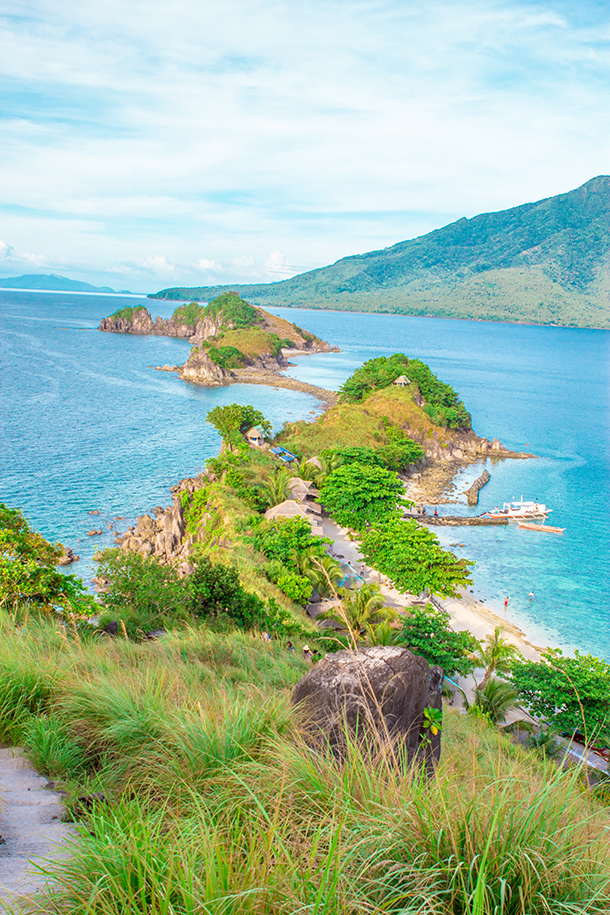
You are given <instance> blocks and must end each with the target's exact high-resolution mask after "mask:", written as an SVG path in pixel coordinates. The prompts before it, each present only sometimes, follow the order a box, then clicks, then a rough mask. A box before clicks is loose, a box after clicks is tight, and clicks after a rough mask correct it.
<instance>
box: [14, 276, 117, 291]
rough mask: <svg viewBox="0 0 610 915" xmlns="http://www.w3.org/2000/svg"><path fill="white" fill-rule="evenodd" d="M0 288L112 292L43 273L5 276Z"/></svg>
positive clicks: (104, 287)
mask: <svg viewBox="0 0 610 915" xmlns="http://www.w3.org/2000/svg"><path fill="white" fill-rule="evenodd" d="M0 287H3V288H4V289H48V290H49V291H51V292H52V291H57V292H112V293H114V289H111V288H110V286H91V285H90V284H89V283H81V282H80V280H69V279H68V277H67V276H58V275H57V274H56V273H49V274H46V275H43V274H41V273H26V274H24V276H5V277H3V278H0ZM121 292H124V293H125V294H126V295H131V293H130V292H128V291H127V289H122V290H121Z"/></svg>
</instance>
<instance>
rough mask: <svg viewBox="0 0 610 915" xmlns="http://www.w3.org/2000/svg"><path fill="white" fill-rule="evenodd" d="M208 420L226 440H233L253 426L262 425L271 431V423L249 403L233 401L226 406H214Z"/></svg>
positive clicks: (266, 430) (268, 431)
mask: <svg viewBox="0 0 610 915" xmlns="http://www.w3.org/2000/svg"><path fill="white" fill-rule="evenodd" d="M206 419H207V421H208V422H209V423H211V425H212V426H214V428H215V429H216V430H217V431H218V432H219V433H220V434H221V435H222V437H223V439H224V440H225V441H233V440H235V438H236V437H238V436H239V435H240V434H241V433H243V432H247V431H248V429H251V428H252V426H261V427H262V428H263V429H264V430H265V432H267V433H270V432H271V423H270V422H269V420H267V419H265V417H264V415H263V414H262V413H261V412H260V410H256V409H255V408H254V407H252V406H250V405H249V404H239V403H231V404H227V406H225V407H214V409H213V410H210V412H209V413H208V415H207V417H206Z"/></svg>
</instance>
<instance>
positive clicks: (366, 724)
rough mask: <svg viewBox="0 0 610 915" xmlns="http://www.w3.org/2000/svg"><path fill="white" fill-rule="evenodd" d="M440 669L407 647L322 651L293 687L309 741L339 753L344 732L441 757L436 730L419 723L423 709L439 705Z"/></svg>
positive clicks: (372, 744)
mask: <svg viewBox="0 0 610 915" xmlns="http://www.w3.org/2000/svg"><path fill="white" fill-rule="evenodd" d="M442 681H443V672H442V670H441V668H440V667H430V666H429V664H428V662H427V661H425V660H424V658H421V657H419V656H418V655H414V654H412V653H411V652H410V651H408V650H407V649H406V648H398V647H394V646H376V647H373V648H363V649H359V650H354V651H337V652H335V653H334V654H330V655H326V657H324V658H322V660H321V661H319V662H318V663H317V664H315V665H314V667H313V668H312V669H311V670H310V671H309V672H308V673H307V674H306V675H305V676H304V677H303V679H302V680H300V681H299V682H298V683H297V685H296V686H295V688H294V691H293V694H292V702H293V704H295V705H297V706H298V707H299V709H300V711H301V714H302V716H303V722H304V727H305V730H306V733H307V735H308V739H309V740H310V742H311V743H312V744H313V745H315V746H317V747H320V748H324V746H326V745H328V746H330V748H331V749H332V751H333V753H334V754H335V755H337V756H338V757H339V758H341V757H342V756H343V755H344V752H345V744H346V733H347V734H349V735H350V736H351V737H356V738H357V739H359V740H361V741H362V742H363V744H364V745H366V746H367V747H368V748H369V749H370V750H371V751H372V752H376V751H378V750H380V749H381V750H385V751H386V752H387V751H388V750H391V752H392V753H395V754H396V756H397V757H400V756H403V754H405V753H406V756H407V758H408V761H409V762H412V761H413V760H414V759H421V760H425V761H426V762H427V763H428V764H430V763H431V762H432V760H436V761H438V759H439V758H440V750H441V740H440V733H438V734H436V735H432V734H428V733H427V731H426V729H424V709H426V708H432V709H442V700H441V687H442Z"/></svg>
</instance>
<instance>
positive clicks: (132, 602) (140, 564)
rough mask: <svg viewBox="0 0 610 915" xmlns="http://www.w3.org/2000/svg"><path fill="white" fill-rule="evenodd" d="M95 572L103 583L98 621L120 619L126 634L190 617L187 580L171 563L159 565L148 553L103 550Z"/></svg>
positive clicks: (189, 595) (174, 622)
mask: <svg viewBox="0 0 610 915" xmlns="http://www.w3.org/2000/svg"><path fill="white" fill-rule="evenodd" d="M98 576H99V577H100V578H102V579H104V580H105V581H106V583H107V590H106V591H105V592H104V593H103V594H102V598H101V605H102V613H103V618H102V621H103V620H105V619H106V617H108V618H110V619H117V618H118V619H122V620H123V622H124V624H125V627H126V629H127V634H128V635H130V636H136V635H138V633H140V634H141V633H142V632H147V631H149V630H151V629H157V628H159V627H166V626H167V625H168V624H173V625H175V624H176V623H177V622H179V621H180V620H190V619H191V610H192V600H191V592H190V588H189V582H188V581H184V580H183V579H181V578H180V577H179V576H178V573H177V571H176V569H175V568H174V567H173V566H171V565H161V563H160V562H159V561H158V560H157V559H155V558H154V557H152V556H140V555H139V554H138V553H132V552H130V551H123V550H116V549H114V550H107V551H106V552H105V553H104V555H103V559H102V562H101V563H100V566H99V571H98Z"/></svg>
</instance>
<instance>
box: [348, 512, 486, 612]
mask: <svg viewBox="0 0 610 915" xmlns="http://www.w3.org/2000/svg"><path fill="white" fill-rule="evenodd" d="M361 550H362V555H363V557H364V559H365V560H366V562H368V563H369V564H370V565H372V566H373V567H374V568H375V569H378V570H379V571H380V572H382V573H383V574H384V575H387V576H388V578H390V579H392V581H393V582H394V584H395V585H396V587H397V588H398V590H399V591H403V592H407V593H409V594H421V593H422V592H424V591H428V592H430V593H431V594H440V595H441V596H443V597H457V596H458V590H457V589H458V588H459V587H464V586H466V585H469V584H472V580H471V579H470V577H469V574H468V573H469V569H470V567H471V566H473V565H474V563H473V562H471V561H469V560H467V559H458V558H457V557H456V556H455V555H454V554H453V553H451V552H449V551H448V550H443V549H442V547H441V545H440V544H439V542H438V538H437V537H436V535H435V534H433V533H432V531H430V530H429V529H428V528H427V527H421V526H420V525H419V524H417V523H416V522H415V521H412V520H409V521H404V520H396V521H390V522H389V523H387V524H382V525H378V526H377V527H375V528H373V529H372V530H371V531H369V532H368V533H366V534H365V535H364V537H363V538H362V544H361Z"/></svg>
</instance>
